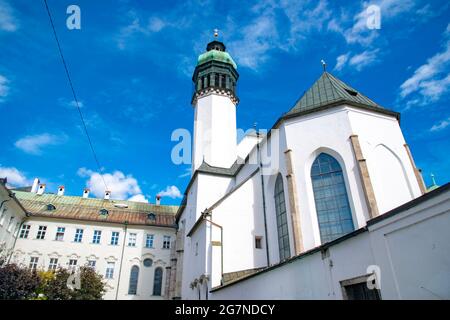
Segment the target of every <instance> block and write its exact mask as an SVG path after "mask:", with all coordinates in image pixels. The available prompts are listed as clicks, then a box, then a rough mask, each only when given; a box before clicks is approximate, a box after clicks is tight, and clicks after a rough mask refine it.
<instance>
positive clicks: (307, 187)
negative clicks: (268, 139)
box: [285, 107, 369, 250]
mask: <svg viewBox="0 0 450 320" xmlns="http://www.w3.org/2000/svg"><path fill="white" fill-rule="evenodd" d="M285 128H286V129H285V130H286V140H287V147H288V148H289V149H291V150H292V161H293V171H294V175H295V179H296V185H297V194H298V197H299V199H298V205H299V211H300V223H301V231H302V235H303V242H304V248H305V250H308V249H311V248H314V247H316V246H318V245H320V244H321V240H320V232H319V226H318V221H317V214H316V209H315V202H314V193H313V189H312V183H311V166H312V164H313V162H314V160H315V158H316V157H317V156H318V155H319V154H320V153H321V152H325V153H328V154H330V155H331V156H333V157H334V158H336V160H337V161H338V162H339V164H340V165H341V167H342V171H343V174H344V180H345V184H346V188H347V194H348V197H349V203H350V208H351V211H352V218H353V224H354V227H355V229H357V228H360V227H362V226H364V225H365V224H366V221H367V220H368V217H369V214H368V210H367V206H366V203H365V197H364V192H363V189H362V183H361V179H360V174H359V170H358V166H357V163H356V161H355V156H354V154H353V149H352V146H351V142H350V140H349V137H350V135H351V134H352V133H353V132H352V128H351V126H350V122H349V118H348V109H347V108H345V107H339V108H334V109H331V110H327V111H323V112H317V113H314V114H311V115H308V116H304V117H300V118H294V119H290V120H288V121H286V123H285Z"/></svg>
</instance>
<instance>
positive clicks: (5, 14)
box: [0, 0, 18, 32]
mask: <svg viewBox="0 0 450 320" xmlns="http://www.w3.org/2000/svg"><path fill="white" fill-rule="evenodd" d="M17 28H18V23H17V19H16V18H15V17H14V14H13V10H12V8H11V6H10V5H9V4H8V3H7V2H5V1H3V0H0V30H2V31H8V32H13V31H16V30H17Z"/></svg>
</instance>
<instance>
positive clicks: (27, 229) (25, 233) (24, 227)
mask: <svg viewBox="0 0 450 320" xmlns="http://www.w3.org/2000/svg"><path fill="white" fill-rule="evenodd" d="M29 233H30V225H29V224H23V225H22V228H21V229H20V234H19V238H21V239H27V238H28V234H29Z"/></svg>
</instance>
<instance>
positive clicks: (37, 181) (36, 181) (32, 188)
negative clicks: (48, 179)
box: [31, 178, 40, 193]
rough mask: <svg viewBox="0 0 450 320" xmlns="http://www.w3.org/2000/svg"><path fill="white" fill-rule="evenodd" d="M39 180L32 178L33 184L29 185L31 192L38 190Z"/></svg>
mask: <svg viewBox="0 0 450 320" xmlns="http://www.w3.org/2000/svg"><path fill="white" fill-rule="evenodd" d="M39 182H40V181H39V179H38V178H34V181H33V186H32V187H31V192H33V193H36V192H37V191H38V187H39Z"/></svg>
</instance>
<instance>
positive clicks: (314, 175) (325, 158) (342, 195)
mask: <svg viewBox="0 0 450 320" xmlns="http://www.w3.org/2000/svg"><path fill="white" fill-rule="evenodd" d="M311 180H312V186H313V190H314V201H315V203H316V211H317V219H318V222H319V230H320V239H321V241H322V243H325V242H329V241H333V240H334V239H336V238H339V237H341V236H343V235H345V234H347V233H349V232H352V231H353V230H354V228H353V219H352V213H351V211H350V204H349V202H348V196H347V189H346V188H345V181H344V176H343V173H342V168H341V166H340V165H339V163H338V162H337V160H336V159H335V158H333V157H332V156H330V155H328V154H326V153H321V154H319V156H318V157H317V158H316V160H315V161H314V163H313V165H312V167H311Z"/></svg>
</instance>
